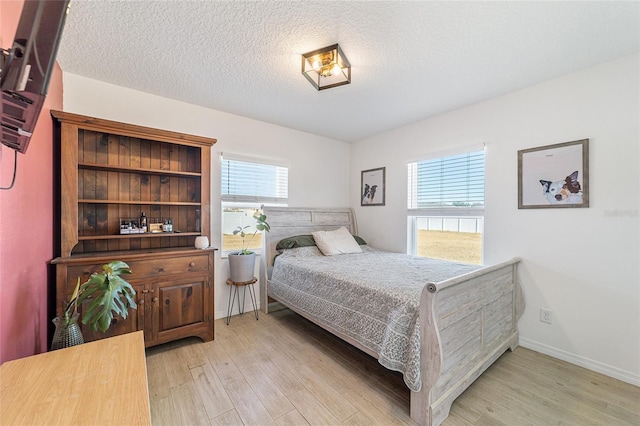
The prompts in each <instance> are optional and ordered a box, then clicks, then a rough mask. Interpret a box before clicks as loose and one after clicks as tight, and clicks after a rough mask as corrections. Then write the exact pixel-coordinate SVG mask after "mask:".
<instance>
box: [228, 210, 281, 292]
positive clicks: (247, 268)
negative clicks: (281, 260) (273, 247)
mask: <svg viewBox="0 0 640 426" xmlns="http://www.w3.org/2000/svg"><path fill="white" fill-rule="evenodd" d="M253 218H254V219H255V220H256V225H255V230H254V231H253V234H247V233H246V232H245V230H246V229H247V228H249V227H250V225H246V226H238V227H236V229H235V230H234V231H233V235H239V236H240V238H242V246H241V247H242V249H241V250H239V251H235V252H231V253H229V272H230V278H231V281H235V282H247V281H251V280H252V279H253V277H254V274H253V272H254V270H255V264H256V254H255V252H253V251H251V250H249V246H250V245H251V242H252V241H253V239H254V237H255V236H256V234H257V233H258V231H264V232H269V230H270V229H271V227H270V226H269V224H268V223H267V216H265V215H264V214H263V213H262V212H261V211H259V210H257V211H256V212H255V213H254V214H253ZM249 235H250V238H249V237H248V236H249ZM247 239H248V241H247Z"/></svg>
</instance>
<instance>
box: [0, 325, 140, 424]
mask: <svg viewBox="0 0 640 426" xmlns="http://www.w3.org/2000/svg"><path fill="white" fill-rule="evenodd" d="M0 424H1V425H2V426H9V425H45V424H46V425H66V424H69V425H72V424H73V425H125V424H126V425H150V424H151V414H150V410H149V389H148V386H147V365H146V359H145V352H144V335H143V332H142V331H137V332H134V333H128V334H123V335H120V336H115V337H111V338H108V339H101V340H97V341H95V342H90V343H85V344H83V345H79V346H74V347H71V348H66V349H60V350H57V351H53V352H47V353H43V354H40V355H34V356H30V357H27V358H22V359H17V360H15V361H8V362H5V363H4V364H2V366H0Z"/></svg>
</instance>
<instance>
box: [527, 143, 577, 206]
mask: <svg viewBox="0 0 640 426" xmlns="http://www.w3.org/2000/svg"><path fill="white" fill-rule="evenodd" d="M567 207H589V139H581V140H578V141H572V142H564V143H559V144H555V145H547V146H541V147H538V148H530V149H523V150H521V151H518V208H519V209H543V208H567Z"/></svg>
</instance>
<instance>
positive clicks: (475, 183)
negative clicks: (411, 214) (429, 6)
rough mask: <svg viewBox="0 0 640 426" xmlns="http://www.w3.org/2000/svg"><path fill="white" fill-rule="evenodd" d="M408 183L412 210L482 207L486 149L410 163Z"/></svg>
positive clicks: (409, 206)
mask: <svg viewBox="0 0 640 426" xmlns="http://www.w3.org/2000/svg"><path fill="white" fill-rule="evenodd" d="M408 184H409V187H408V206H407V207H408V209H409V210H422V209H425V210H431V209H433V210H441V212H442V211H459V210H465V209H466V210H474V211H476V212H477V211H478V210H483V209H484V150H481V151H474V152H467V153H463V154H457V155H451V156H447V157H440V158H434V159H429V160H423V161H417V162H412V163H409V164H408ZM455 214H459V213H455Z"/></svg>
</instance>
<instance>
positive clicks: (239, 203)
mask: <svg viewBox="0 0 640 426" xmlns="http://www.w3.org/2000/svg"><path fill="white" fill-rule="evenodd" d="M223 160H232V161H242V162H245V163H254V164H264V165H267V166H274V167H283V168H286V169H287V197H286V198H285V197H276V198H274V197H261V196H250V195H223V194H222V193H221V197H220V199H221V203H220V226H221V228H220V237H221V243H220V245H221V250H220V253H221V256H222V257H223V258H225V257H227V256H228V254H229V253H230V252H232V251H233V250H225V249H224V210H225V208H242V209H260V208H262V207H264V206H284V207H286V206H287V205H288V195H289V194H288V192H289V189H288V188H289V185H288V175H289V165H288V164H287V163H285V162H283V161H281V160H276V159H266V158H259V157H249V156H244V155H239V154H232V153H231V154H230V153H220V164H221V167H220V175H221V176H220V185H221V186H222V173H223V167H222V161H223ZM267 222H269V219H268V218H267ZM238 238H240V237H238ZM252 250H253V251H254V252H255V253H256V255H260V254H261V252H262V250H261V249H252Z"/></svg>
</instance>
